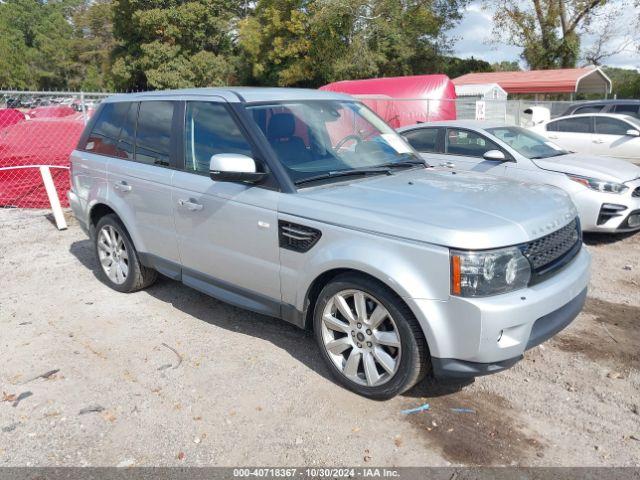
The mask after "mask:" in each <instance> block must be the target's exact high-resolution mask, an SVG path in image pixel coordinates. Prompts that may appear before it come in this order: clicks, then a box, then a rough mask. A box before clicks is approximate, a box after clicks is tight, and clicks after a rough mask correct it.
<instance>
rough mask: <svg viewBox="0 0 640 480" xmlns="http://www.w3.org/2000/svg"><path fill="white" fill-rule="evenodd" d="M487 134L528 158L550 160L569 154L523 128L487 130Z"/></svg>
mask: <svg viewBox="0 0 640 480" xmlns="http://www.w3.org/2000/svg"><path fill="white" fill-rule="evenodd" d="M487 132H489V133H491V134H492V135H493V136H495V137H498V138H499V139H500V140H502V141H503V142H504V143H506V144H507V145H509V146H510V147H511V148H513V149H514V150H515V151H516V152H518V153H519V154H520V155H523V156H525V157H527V158H531V159H536V158H549V157H557V156H558V155H566V154H567V153H569V152H568V151H567V150H564V149H563V148H561V147H559V146H558V145H556V144H555V143H553V142H551V141H549V140H547V139H546V138H544V137H543V136H541V135H538V134H537V133H534V132H532V131H530V130H526V129H524V128H521V127H495V128H487Z"/></svg>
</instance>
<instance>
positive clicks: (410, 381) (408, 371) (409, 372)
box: [313, 273, 431, 400]
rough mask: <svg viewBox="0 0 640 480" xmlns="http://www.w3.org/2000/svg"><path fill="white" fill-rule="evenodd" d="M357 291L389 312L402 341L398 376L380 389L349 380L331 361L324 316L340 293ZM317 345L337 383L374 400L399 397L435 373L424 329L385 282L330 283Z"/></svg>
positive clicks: (317, 319) (317, 313)
mask: <svg viewBox="0 0 640 480" xmlns="http://www.w3.org/2000/svg"><path fill="white" fill-rule="evenodd" d="M350 289H356V290H361V291H363V292H365V293H366V294H368V295H371V296H372V297H375V299H377V300H379V301H380V303H382V305H383V306H384V307H385V308H386V309H387V311H388V312H389V313H390V315H391V316H392V317H393V319H394V321H395V324H396V326H397V330H398V333H399V337H400V345H401V352H402V354H401V356H400V364H399V366H398V368H397V370H396V372H395V373H394V375H393V376H392V377H391V378H390V379H389V380H387V381H386V383H383V384H381V385H378V386H375V385H374V386H367V385H361V384H359V383H356V382H354V381H352V380H350V379H349V378H347V377H346V376H345V375H344V374H343V373H342V372H341V371H340V370H339V369H338V368H337V367H336V365H335V364H334V363H333V361H332V360H331V358H330V356H329V354H328V352H327V350H326V348H325V346H324V341H323V338H322V314H323V311H324V308H325V306H326V305H327V302H329V300H330V299H331V298H332V297H333V296H334V295H335V294H336V293H338V292H341V291H343V290H350ZM313 329H314V335H315V337H316V342H317V343H318V346H319V348H320V352H321V355H322V357H323V358H324V360H325V362H326V363H327V365H328V366H329V370H330V371H331V374H332V376H333V377H334V378H335V380H336V381H337V382H338V383H340V384H341V385H343V386H344V387H346V388H347V389H349V390H351V391H353V392H355V393H357V394H359V395H362V396H364V397H368V398H371V399H374V400H386V399H389V398H392V397H394V396H396V395H399V394H401V393H403V392H405V391H407V390H409V389H410V388H411V387H413V386H414V385H415V384H416V383H418V382H419V381H420V380H422V379H423V378H424V377H425V376H426V375H427V373H429V371H430V370H431V357H430V355H429V349H428V347H427V342H426V340H425V337H424V334H423V332H422V328H421V327H420V325H419V324H418V321H417V320H416V318H415V317H414V315H413V313H412V312H411V310H410V309H409V307H408V306H407V305H406V304H405V303H404V302H403V301H402V299H401V298H400V297H399V296H398V295H396V294H395V293H394V292H393V291H392V290H390V289H389V288H388V287H386V286H385V285H384V284H382V283H381V282H378V281H376V280H374V279H372V278H370V277H367V276H365V275H360V274H357V273H346V274H342V275H339V276H338V277H336V278H335V279H333V280H332V281H331V282H330V283H328V284H327V285H326V286H325V287H324V288H323V289H322V291H321V292H320V295H319V296H318V300H317V302H316V305H315V309H314V314H313Z"/></svg>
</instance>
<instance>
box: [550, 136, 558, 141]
mask: <svg viewBox="0 0 640 480" xmlns="http://www.w3.org/2000/svg"><path fill="white" fill-rule="evenodd" d="M549 138H550V139H552V140H557V139H558V136H557V135H549Z"/></svg>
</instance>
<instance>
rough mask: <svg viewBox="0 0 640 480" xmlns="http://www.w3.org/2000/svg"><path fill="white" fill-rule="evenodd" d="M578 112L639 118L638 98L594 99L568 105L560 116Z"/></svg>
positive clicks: (639, 104)
mask: <svg viewBox="0 0 640 480" xmlns="http://www.w3.org/2000/svg"><path fill="white" fill-rule="evenodd" d="M580 113H618V114H620V115H629V116H630V117H636V118H640V100H595V101H593V102H580V103H574V104H573V105H569V108H567V109H566V110H565V112H564V113H563V114H562V116H563V117H564V116H567V115H576V114H580Z"/></svg>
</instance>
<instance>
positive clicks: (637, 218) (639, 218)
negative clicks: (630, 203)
mask: <svg viewBox="0 0 640 480" xmlns="http://www.w3.org/2000/svg"><path fill="white" fill-rule="evenodd" d="M627 225H629V226H630V227H632V228H633V227H637V226H639V225H640V213H634V214H633V215H629V219H628V220H627Z"/></svg>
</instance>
